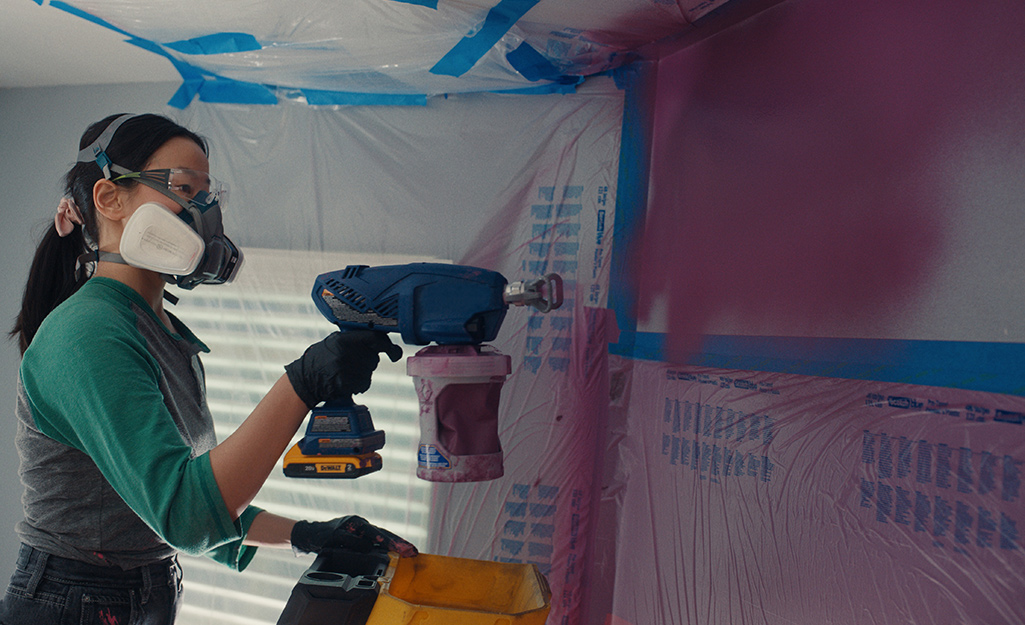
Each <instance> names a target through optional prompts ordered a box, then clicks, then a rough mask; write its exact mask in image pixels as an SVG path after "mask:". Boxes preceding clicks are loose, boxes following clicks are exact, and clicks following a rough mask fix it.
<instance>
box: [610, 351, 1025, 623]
mask: <svg viewBox="0 0 1025 625" xmlns="http://www.w3.org/2000/svg"><path fill="white" fill-rule="evenodd" d="M612 370H613V373H612V378H613V380H618V381H620V383H618V384H617V383H615V382H614V383H613V388H616V389H618V391H617V393H616V398H615V404H614V405H615V407H614V409H613V410H614V412H615V413H616V414H615V416H614V417H613V421H614V422H615V423H617V424H618V425H617V426H616V427H614V428H613V433H614V434H613V436H617V437H618V438H617V440H619V441H620V443H621V444H620V445H618V446H616V447H615V448H616V449H618V453H617V454H615V456H614V458H618V460H615V461H613V464H614V465H615V467H616V468H615V469H614V470H613V477H612V479H611V480H610V483H609V484H608V487H607V490H608V491H609V492H610V493H617V497H616V498H611V497H610V498H607V500H606V504H607V505H608V506H612V507H614V508H615V509H616V511H617V512H618V515H619V517H618V530H617V531H615V532H614V539H605V540H611V541H614V543H615V545H616V557H615V571H616V574H615V584H614V591H613V593H612V594H613V601H612V604H613V605H612V608H611V614H610V616H609V617H608V618H607V620H606V623H612V624H615V625H638V624H640V623H665V624H667V625H668V624H682V623H733V624H738V625H739V624H746V623H765V624H776V623H779V624H782V623H879V624H882V623H919V624H922V623H937V624H939V623H1007V624H1010V623H1021V622H1022V621H1023V620H1025V603H1023V602H1022V590H1023V588H1025V538H1023V535H1022V530H1023V529H1025V509H1023V507H1022V502H1023V501H1025V491H1023V490H1022V487H1021V479H1022V477H1023V475H1025V473H1023V471H1025V436H1023V431H1025V399H1023V398H1021V397H1013V396H1008V395H998V394H989V393H980V392H973V391H964V390H957V389H945V388H935V387H925V386H914V385H904V384H886V383H878V382H869V381H854V380H839V379H829V378H814V377H808V376H800V375H790V374H781V373H753V372H749V371H737V370H726V369H709V368H700V367H676V366H672V365H668V364H665V363H657V362H644V361H630V360H627V359H620V358H614V364H613V365H612ZM610 568H611V567H610Z"/></svg>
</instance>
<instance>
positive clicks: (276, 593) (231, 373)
mask: <svg viewBox="0 0 1025 625" xmlns="http://www.w3.org/2000/svg"><path fill="white" fill-rule="evenodd" d="M245 255H246V259H245V266H244V267H243V268H242V271H241V272H240V273H239V277H238V279H237V280H236V281H235V282H234V283H232V284H229V285H222V286H217V287H199V288H197V289H195V290H193V291H177V290H176V291H175V294H176V295H178V296H179V297H180V298H181V301H180V302H179V303H178V304H177V305H176V306H174V307H171V311H172V313H173V314H175V315H176V316H177V317H179V318H180V319H181V320H182V321H184V322H185V323H186V325H188V326H189V328H191V329H192V331H193V332H194V333H195V334H196V336H198V337H199V338H200V340H202V341H203V342H204V343H206V344H207V346H208V347H209V348H210V353H209V354H203V355H202V360H203V365H204V368H205V370H206V384H207V401H208V403H209V406H210V411H211V413H212V414H213V416H214V421H215V424H216V427H217V438H218V440H224V438H226V437H227V436H228V435H229V434H231V432H233V431H234V430H235V428H236V427H237V426H238V425H239V424H240V423H242V421H243V420H244V419H245V418H246V417H247V416H248V415H249V413H250V412H251V410H252V409H253V407H254V406H256V404H257V403H258V402H259V401H260V399H261V398H262V397H263V395H264V394H265V393H266V392H267V390H268V389H269V388H270V387H271V385H272V384H273V383H274V381H275V380H277V379H278V377H280V376H281V375H282V374H283V373H284V369H283V367H284V365H285V364H286V363H288V362H291V361H292V360H294V359H295V358H297V357H299V356H300V355H301V354H302V352H303V350H305V349H306V347H308V346H309V345H310V344H312V343H314V342H316V341H319V340H320V339H322V338H323V337H325V336H326V335H327V334H329V333H330V332H332V331H334V330H335V329H336V328H335V327H334V326H333V325H331V324H330V323H329V322H328V321H327V320H326V319H324V317H323V316H321V314H320V313H319V311H317V309H316V307H315V306H314V304H313V300H312V298H311V296H310V292H311V291H312V287H313V283H314V280H315V278H316V276H317V275H319V274H320V273H323V272H326V271H333V270H336V269H342V268H344V267H345V266H347V265H351V264H367V265H382V264H399V263H406V262H414V261H419V260H425V259H422V258H408V257H396V256H388V257H381V256H378V257H371V256H368V255H358V256H357V255H343V254H327V253H313V252H294V251H280V250H258V249H248V248H247V249H246V250H245ZM392 339H393V340H394V341H395V342H396V343H398V344H401V339H399V337H398V335H395V334H393V335H392ZM416 349H417V348H416V347H413V346H408V345H403V351H404V352H405V355H406V356H408V355H410V354H413V353H415V351H416ZM405 371H406V369H405V358H403V359H402V360H401V361H399V362H398V363H392V362H391V361H390V360H388V358H387V357H382V362H381V365H380V367H379V368H378V370H377V371H376V372H375V374H374V378H373V385H372V386H371V388H370V390H369V391H368V392H367V393H364V394H362V395H358V396H356V398H355V399H356V402H357V403H360V404H363V405H365V406H367V407H368V408H369V410H370V413H371V416H372V417H373V420H374V425H375V426H376V427H377V428H378V429H382V430H384V431H385V436H386V444H385V447H384V448H383V449H381V450H380V451H379V453H380V454H381V456H382V458H383V463H384V468H383V469H382V470H381V471H378V472H375V473H371V474H369V475H365V476H363V477H360V478H358V479H354V480H353V479H337V480H302V479H294V478H286V477H285V476H284V475H283V474H282V472H281V470H280V468H279V469H276V470H275V471H274V472H273V473H272V474H271V477H270V479H268V480H267V483H266V484H265V485H264V487H263V489H262V490H261V492H260V494H259V496H258V497H257V499H256V500H255V501H254V504H255V505H257V506H259V507H261V508H264V509H266V510H268V511H270V512H274V513H276V514H281V515H284V516H288V517H292V518H296V519H308V520H327V519H331V518H334V517H337V516H343V515H346V514H358V515H360V516H363V517H365V518H366V519H368V520H369V521H370V522H371V523H375V524H377V525H381V526H383V527H386V528H388V529H389V530H391V531H393V532H395V533H397V534H399V535H400V536H403V537H404V538H407V539H408V540H410V541H411V542H413V543H414V544H416V545H418V546H423V545H425V544H426V541H427V521H428V509H429V497H430V484H429V483H428V482H424V481H422V480H420V479H418V478H417V477H416V449H417V441H418V439H419V408H418V403H417V398H416V392H415V391H414V389H413V382H412V379H411V378H410V377H409V376H407V375H406V372H405ZM304 430H305V424H304V426H303V428H302V429H301V430H300V431H299V433H298V434H297V436H296V438H295V440H298V438H299V437H300V436H301V435H302V433H303V431H304ZM293 442H294V441H293ZM279 466H280V464H279ZM180 560H181V563H182V568H183V569H184V571H185V595H184V600H183V605H182V611H181V614H180V616H179V618H178V623H179V625H208V624H210V625H213V624H218V625H233V624H238V625H257V624H267V625H273V624H274V623H275V622H276V621H277V619H278V616H279V615H280V614H281V611H282V610H283V609H284V606H285V602H286V601H287V600H288V597H289V595H290V594H291V590H292V588H293V587H294V586H295V584H296V582H297V581H298V579H299V577H300V576H301V575H302V572H303V571H304V570H306V568H308V567H309V566H310V564H311V563H312V561H313V556H304V557H300V558H297V557H295V556H294V555H293V554H292V552H291V551H288V550H277V549H261V550H260V552H259V553H258V554H257V556H256V558H255V559H254V560H253V562H252V563H251V564H250V566H249V568H247V569H246V571H245V572H244V573H237V572H234V571H231V570H229V569H227V568H225V567H223V566H222V565H219V564H216V563H214V562H213V561H210V560H205V559H203V558H191V557H185V556H183V557H181V558H180Z"/></svg>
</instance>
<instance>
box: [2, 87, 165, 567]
mask: <svg viewBox="0 0 1025 625" xmlns="http://www.w3.org/2000/svg"><path fill="white" fill-rule="evenodd" d="M176 89H177V85H176V84H162V83H161V84H137V85H90V86H78V87H48V88H36V89H0V216H2V220H3V225H2V227H0V239H2V241H3V244H2V245H0V267H3V271H2V272H0V328H2V330H3V333H4V334H5V335H6V333H7V332H8V331H9V329H10V327H11V326H12V324H13V322H14V318H15V316H16V315H17V313H18V307H19V306H20V304H21V295H22V290H23V289H24V286H25V278H26V276H27V273H28V267H29V264H30V263H31V261H32V255H33V253H34V252H35V244H36V242H37V241H38V240H39V237H40V236H41V235H42V233H43V231H44V229H45V228H47V227H53V226H52V224H53V215H54V212H55V210H56V207H57V202H58V201H59V200H60V196H61V184H60V179H61V176H62V175H63V174H64V172H66V171H67V169H68V168H69V167H70V166H71V165H72V164H73V162H74V159H75V155H76V152H77V146H78V138H79V137H80V136H81V134H82V131H83V130H85V128H86V126H88V125H89V124H90V123H92V122H94V121H97V120H99V119H102V118H103V117H105V116H107V115H110V114H112V113H120V112H131V113H141V112H158V113H165V114H169V115H171V116H172V117H173V116H174V111H173V110H170V111H169V109H168V108H167V107H166V102H167V101H168V100H169V99H170V98H171V96H172V95H173V94H174V91H175V90H176ZM18 362H19V356H18V349H17V345H16V344H15V343H14V342H13V341H8V340H5V341H2V342H0V380H2V383H0V583H2V585H3V587H6V586H7V579H8V578H9V576H10V573H11V572H12V571H13V570H14V562H15V558H16V557H17V552H18V544H19V543H18V539H17V537H16V535H15V533H14V526H15V524H16V523H17V522H18V521H20V520H21V518H22V512H21V492H22V489H21V483H20V482H19V480H18V458H17V452H16V451H15V448H14V433H15V430H16V427H15V419H14V405H15V380H16V379H17V375H18Z"/></svg>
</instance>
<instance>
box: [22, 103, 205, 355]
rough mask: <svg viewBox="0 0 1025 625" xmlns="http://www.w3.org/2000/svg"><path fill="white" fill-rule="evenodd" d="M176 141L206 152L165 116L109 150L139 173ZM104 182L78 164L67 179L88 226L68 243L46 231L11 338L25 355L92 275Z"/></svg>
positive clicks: (121, 130) (145, 118)
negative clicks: (96, 197) (98, 189)
mask: <svg viewBox="0 0 1025 625" xmlns="http://www.w3.org/2000/svg"><path fill="white" fill-rule="evenodd" d="M118 117H120V115H111V116H109V117H107V118H105V119H103V120H101V121H99V122H96V123H95V124H93V125H91V126H89V128H88V129H87V130H86V131H85V133H84V134H83V135H82V138H81V141H80V142H79V146H78V147H79V150H81V149H83V148H85V147H86V146H88V145H90V144H92V143H93V142H94V141H96V139H97V138H98V137H99V136H100V134H101V133H102V132H103V131H104V130H106V129H107V127H108V126H109V125H110V124H111V122H113V121H114V120H116V119H117V118H118ZM174 137H186V138H188V139H191V140H192V141H194V142H195V143H196V144H198V145H199V146H200V147H201V148H203V151H204V153H205V152H206V150H207V147H206V142H205V141H204V140H203V139H202V138H201V137H199V136H198V135H196V134H195V133H193V132H192V131H190V130H188V129H186V128H183V127H182V126H179V125H178V124H176V123H174V122H173V121H171V120H170V119H167V118H166V117H162V116H160V115H137V116H135V117H132V118H130V119H128V120H127V121H125V122H124V123H123V124H122V125H121V126H120V127H118V128H117V130H116V131H115V132H114V134H113V136H112V137H111V138H110V140H109V144H108V145H107V146H106V154H107V156H108V157H109V158H110V159H111V161H113V162H114V163H117V164H118V165H121V166H122V167H125V168H127V169H129V170H131V171H139V170H142V169H143V168H144V167H145V165H146V163H147V162H148V161H149V159H150V157H152V156H153V153H154V152H156V151H157V150H158V149H159V148H160V147H161V146H162V145H164V144H165V143H167V142H168V141H169V140H170V139H173V138H174ZM101 179H103V171H102V170H101V169H100V166H99V165H97V164H96V162H95V161H89V162H79V163H76V164H75V166H74V167H72V168H71V170H70V171H69V172H68V173H67V174H66V175H65V176H64V193H65V196H67V197H68V198H70V199H72V200H73V201H74V202H75V204H76V205H77V206H78V207H79V210H80V212H81V214H82V221H83V224H82V225H81V226H80V227H77V226H76V227H74V228H73V229H72V230H71V232H70V233H69V234H68V235H67V236H63V237H62V236H61V235H60V233H58V232H57V230H56V228H53V227H50V228H47V229H46V233H45V234H44V235H43V239H42V240H41V241H40V242H39V247H37V248H36V254H35V257H34V258H33V259H32V267H31V268H30V269H29V275H28V280H27V282H26V284H25V293H24V295H23V296H22V301H21V311H20V312H19V313H18V317H17V319H16V320H15V323H14V328H13V329H12V330H11V332H10V336H11V337H12V338H17V339H18V347H19V349H20V350H21V353H22V354H24V353H25V350H26V349H28V346H29V344H31V343H32V338H33V337H34V336H35V335H36V331H37V330H39V326H40V325H41V324H42V323H43V319H45V318H46V316H47V315H49V314H50V313H51V312H52V311H53V309H55V308H57V306H59V305H60V304H61V302H63V301H64V300H66V299H67V298H69V297H71V296H72V295H73V294H74V293H75V292H76V291H77V290H78V289H79V288H81V286H82V285H83V284H85V282H86V280H88V279H89V276H90V275H91V273H90V271H89V269H88V267H89V264H88V263H79V262H78V260H79V257H81V255H82V254H85V253H87V252H91V251H94V250H95V249H96V244H97V241H98V240H99V234H98V231H97V224H96V209H95V206H94V205H93V186H94V185H95V184H96V183H97V182H98V181H99V180H101ZM116 184H120V185H125V186H131V185H134V184H136V183H135V181H134V180H120V181H117V182H116Z"/></svg>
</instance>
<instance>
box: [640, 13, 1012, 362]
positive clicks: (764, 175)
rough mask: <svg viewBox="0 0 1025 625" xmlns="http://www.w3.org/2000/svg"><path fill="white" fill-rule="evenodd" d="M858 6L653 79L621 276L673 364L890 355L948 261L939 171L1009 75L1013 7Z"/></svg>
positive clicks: (720, 49) (755, 29)
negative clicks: (734, 352) (705, 345)
mask: <svg viewBox="0 0 1025 625" xmlns="http://www.w3.org/2000/svg"><path fill="white" fill-rule="evenodd" d="M857 6H858V8H857V11H854V10H850V11H848V10H846V9H844V10H840V9H838V8H837V7H834V6H833V5H832V4H831V3H818V2H809V1H805V0H793V1H789V2H785V3H782V4H780V5H778V6H776V7H774V8H772V9H771V10H768V11H766V12H765V13H764V14H761V15H759V16H758V18H757V19H753V20H750V21H748V22H745V23H743V24H741V25H739V26H736V27H734V28H732V29H730V30H728V31H726V32H723V33H720V34H719V35H717V36H714V37H711V38H709V39H707V40H705V41H702V42H700V43H698V44H697V45H694V46H692V47H690V48H686V49H684V50H682V51H680V52H678V53H676V54H674V55H671V56H669V57H667V58H663V59H661V60H660V62H659V67H658V87H657V95H656V96H655V123H654V132H653V148H652V149H653V155H652V165H651V167H652V171H651V181H652V183H651V193H650V203H649V210H648V215H647V223H646V228H645V232H644V233H643V235H642V237H641V241H639V245H637V246H636V248H635V249H634V250H633V253H634V256H633V260H634V262H635V267H634V271H633V274H632V275H633V276H634V278H635V281H634V284H635V285H636V286H637V292H638V314H639V317H640V318H641V319H652V318H658V311H659V310H662V311H663V313H664V319H665V326H666V327H665V330H666V331H667V335H668V345H667V350H668V351H669V353H670V356H671V359H673V360H683V359H686V358H687V357H688V356H689V355H692V354H693V353H695V352H698V351H700V350H701V349H702V336H703V335H706V334H755V335H772V334H775V335H789V336H837V335H843V336H851V337H871V338H876V337H878V338H890V337H897V338H900V337H901V335H900V328H899V327H898V326H897V324H898V323H899V322H900V320H901V319H902V316H903V317H906V316H908V315H910V314H912V312H910V311H913V310H914V308H913V306H914V305H915V301H916V298H917V297H919V295H920V294H922V293H923V290H924V289H927V288H928V285H929V281H930V279H931V276H932V275H933V274H934V272H936V271H937V268H938V267H940V265H941V263H942V262H944V255H945V254H948V253H949V251H948V250H947V249H945V244H946V239H947V238H948V237H949V234H948V232H949V228H950V227H951V225H950V223H949V222H948V216H949V212H950V208H951V205H952V204H953V200H952V199H951V198H950V197H948V196H946V195H945V194H944V191H943V190H944V188H945V186H944V185H945V182H946V181H945V179H944V178H943V176H942V172H943V171H944V170H943V168H942V167H941V166H940V165H942V163H943V161H942V159H943V157H944V153H945V150H947V149H949V146H950V145H957V142H958V140H959V139H958V137H959V135H958V134H957V133H959V132H962V129H963V128H965V127H966V126H967V125H970V123H971V120H974V119H978V118H981V117H983V113H984V112H985V111H986V110H987V107H990V108H996V106H997V105H996V104H993V103H998V102H1000V101H1001V100H1002V96H1001V94H1002V93H1003V92H1004V91H1006V89H1007V88H1006V87H1005V86H1004V85H1009V84H1012V83H1013V82H1014V81H1012V80H1010V79H1007V80H1004V81H998V80H994V79H993V77H994V76H997V75H1003V76H1007V77H1010V76H1017V75H1018V74H1017V73H1016V72H1018V70H1017V69H1015V68H1020V62H1021V61H1020V60H1021V58H1022V56H1023V53H1022V50H1023V48H1022V46H1021V44H1020V37H1021V35H1020V28H1019V27H1018V26H1017V25H1018V24H1020V23H1021V18H1020V16H1021V13H1022V11H1023V9H1022V8H1021V7H1022V4H1021V3H1020V2H1008V1H1001V2H992V3H983V4H979V3H964V2H956V1H949V0H942V1H941V2H938V3H930V4H922V3H917V2H911V3H893V2H885V1H879V0H868V1H866V2H860V3H858V5H857ZM854 14H856V18H853V17H852V15H854ZM978 24H989V25H990V27H988V28H986V29H980V28H979V26H977V25H978ZM995 25H999V26H995ZM1016 64H1017V65H1016ZM981 68H985V71H983V70H982V69H981ZM1019 73H1020V72H1019ZM1016 80H1017V79H1015V81H1016ZM1003 99H1006V98H1003ZM653 267H658V268H659V270H658V271H652V270H651V269H652V268H653Z"/></svg>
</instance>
